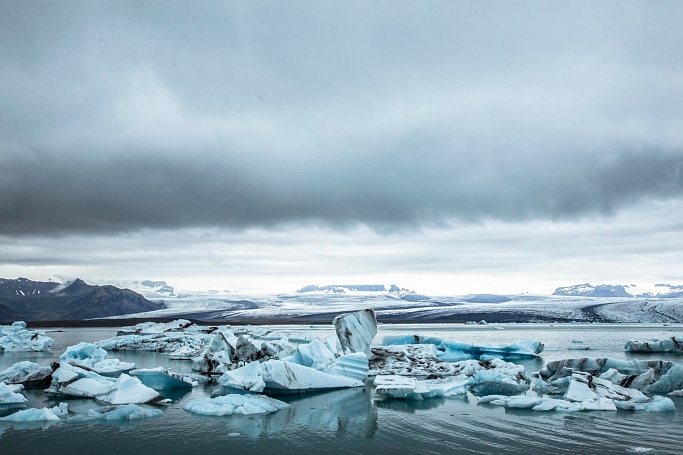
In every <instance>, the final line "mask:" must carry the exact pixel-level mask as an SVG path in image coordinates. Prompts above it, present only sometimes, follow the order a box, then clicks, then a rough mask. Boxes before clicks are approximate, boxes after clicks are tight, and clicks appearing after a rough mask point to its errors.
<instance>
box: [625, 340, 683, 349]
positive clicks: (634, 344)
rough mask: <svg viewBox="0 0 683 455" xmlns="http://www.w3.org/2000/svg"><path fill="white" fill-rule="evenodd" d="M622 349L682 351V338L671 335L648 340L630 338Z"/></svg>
mask: <svg viewBox="0 0 683 455" xmlns="http://www.w3.org/2000/svg"><path fill="white" fill-rule="evenodd" d="M624 349H625V350H626V351H628V352H679V353H680V352H683V338H680V337H675V336H673V337H671V338H669V339H666V340H658V339H652V340H650V341H638V340H630V341H627V342H626V345H625V346H624Z"/></svg>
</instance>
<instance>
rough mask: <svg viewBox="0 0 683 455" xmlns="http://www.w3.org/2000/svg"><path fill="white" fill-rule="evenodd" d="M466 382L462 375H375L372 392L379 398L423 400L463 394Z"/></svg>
mask: <svg viewBox="0 0 683 455" xmlns="http://www.w3.org/2000/svg"><path fill="white" fill-rule="evenodd" d="M468 382H469V381H468V378H466V377H463V376H451V377H446V378H440V379H426V380H418V379H416V378H412V377H406V376H396V375H385V376H376V377H375V379H374V381H373V385H374V386H375V388H374V393H375V394H377V395H378V396H380V397H381V398H402V399H407V400H424V399H425V398H443V397H452V396H456V395H464V394H466V393H467V384H468Z"/></svg>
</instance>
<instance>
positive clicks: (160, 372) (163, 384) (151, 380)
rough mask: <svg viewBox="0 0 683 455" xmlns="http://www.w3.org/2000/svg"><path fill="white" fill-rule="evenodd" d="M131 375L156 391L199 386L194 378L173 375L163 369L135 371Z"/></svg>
mask: <svg viewBox="0 0 683 455" xmlns="http://www.w3.org/2000/svg"><path fill="white" fill-rule="evenodd" d="M130 374H131V375H132V376H135V377H137V378H138V379H140V381H142V383H143V384H144V385H146V386H147V387H151V388H152V389H155V390H168V389H181V388H187V387H196V386H197V385H198V383H197V381H195V380H193V379H192V378H189V377H187V376H183V375H180V374H178V373H173V372H172V371H169V370H167V369H166V368H163V367H157V368H143V369H138V370H133V371H131V372H130Z"/></svg>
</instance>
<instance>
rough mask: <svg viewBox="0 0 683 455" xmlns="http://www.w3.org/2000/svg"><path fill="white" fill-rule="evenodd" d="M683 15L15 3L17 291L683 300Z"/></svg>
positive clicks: (9, 258)
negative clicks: (565, 294) (555, 294)
mask: <svg viewBox="0 0 683 455" xmlns="http://www.w3.org/2000/svg"><path fill="white" fill-rule="evenodd" d="M681 23H683V4H682V3H681V2H664V1H662V2H645V1H643V2H593V1H591V2H578V1H577V2H562V3H560V2H547V1H542V2H515V3H514V4H512V3H510V2H486V3H482V2H476V3H475V2H462V3H460V2H452V1H444V2H439V1H425V2H400V1H386V2H382V1H374V2H365V1H364V2H353V1H351V2H348V1H346V2H319V1H311V2H305V1H297V2H277V1H272V2H260V1H246V2H236V1H230V2H200V3H199V4H191V3H187V2H184V1H183V2H168V1H165V2H148V1H135V2H126V1H111V2H104V1H97V2H91V1H80V2H69V1H60V2H53V1H45V2H38V1H25V2H17V1H10V0H0V276H2V277H7V278H15V277H18V276H27V277H29V278H35V279H45V278H48V277H51V276H53V275H62V276H70V277H71V276H80V277H81V278H84V279H86V281H87V280H88V279H93V280H95V279H97V280H102V279H108V278H110V279H117V280H121V279H161V280H166V281H169V282H170V283H171V284H175V285H176V286H177V287H185V288H216V289H226V288H229V289H238V290H240V289H242V290H246V289H253V290H276V291H284V290H293V289H297V288H299V287H301V286H303V285H306V284H311V283H316V284H320V285H322V284H331V283H342V282H346V283H350V282H355V283H375V282H379V283H385V284H389V283H396V284H398V285H400V286H405V287H410V288H414V289H416V290H417V291H420V292H424V293H439V294H463V293H472V292H525V291H530V292H544V293H550V292H552V291H553V290H554V288H555V287H556V286H560V285H569V284H575V283H578V282H585V281H590V282H593V284H600V283H603V282H609V283H612V284H630V283H634V284H638V285H639V288H638V289H641V288H642V289H643V290H644V289H645V288H646V287H649V286H651V285H652V284H654V283H656V282H662V281H666V282H678V283H683V128H682V127H681V125H683V32H681Z"/></svg>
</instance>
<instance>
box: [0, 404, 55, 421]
mask: <svg viewBox="0 0 683 455" xmlns="http://www.w3.org/2000/svg"><path fill="white" fill-rule="evenodd" d="M67 407H68V406H67V404H66V403H59V406H55V407H53V408H42V409H35V408H31V409H23V410H21V411H17V412H15V413H14V414H10V415H8V416H7V417H0V421H3V422H39V421H54V420H60V418H61V417H64V416H66V414H67V412H68V410H67Z"/></svg>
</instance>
